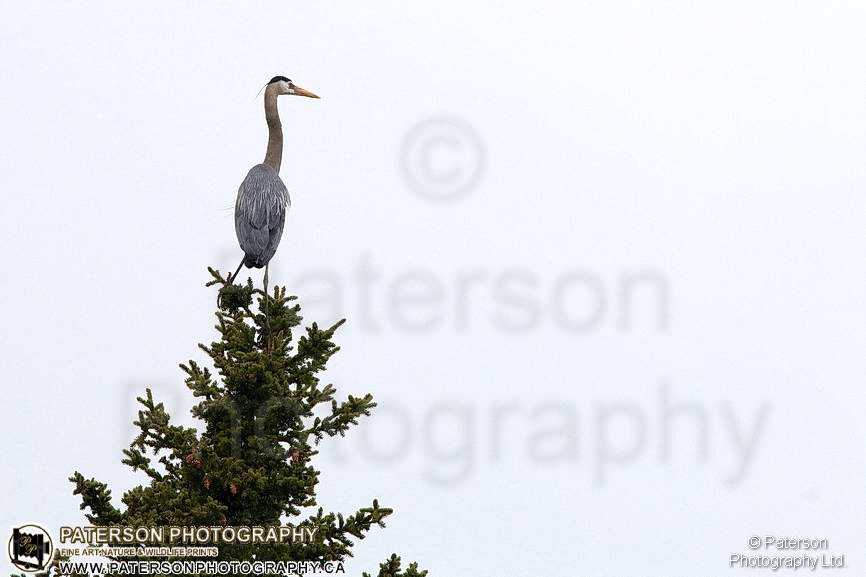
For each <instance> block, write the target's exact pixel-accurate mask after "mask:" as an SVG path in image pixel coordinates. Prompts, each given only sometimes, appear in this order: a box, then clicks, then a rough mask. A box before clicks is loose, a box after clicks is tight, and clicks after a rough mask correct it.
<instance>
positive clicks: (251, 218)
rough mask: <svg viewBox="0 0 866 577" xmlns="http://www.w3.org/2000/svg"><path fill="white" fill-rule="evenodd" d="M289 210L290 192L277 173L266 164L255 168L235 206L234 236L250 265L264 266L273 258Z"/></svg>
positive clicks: (239, 191)
mask: <svg viewBox="0 0 866 577" xmlns="http://www.w3.org/2000/svg"><path fill="white" fill-rule="evenodd" d="M289 206H290V201H289V191H288V190H286V185H285V184H283V181H282V180H281V179H280V176H279V175H278V174H277V173H276V171H274V170H273V169H272V168H271V167H269V166H267V165H265V164H258V165H256V166H254V167H253V168H252V169H251V170H250V172H249V173H248V174H247V177H246V178H245V179H244V181H243V182H242V183H241V186H240V188H239V189H238V199H237V203H236V204H235V232H237V235H238V241H239V242H240V245H241V249H243V251H244V253H245V254H246V256H247V259H248V260H249V264H251V265H254V266H264V265H265V264H267V262H268V261H269V260H270V259H271V257H273V256H274V252H276V250H277V245H278V244H279V242H280V237H281V236H282V233H283V223H284V222H285V219H286V210H287V209H288V208H289Z"/></svg>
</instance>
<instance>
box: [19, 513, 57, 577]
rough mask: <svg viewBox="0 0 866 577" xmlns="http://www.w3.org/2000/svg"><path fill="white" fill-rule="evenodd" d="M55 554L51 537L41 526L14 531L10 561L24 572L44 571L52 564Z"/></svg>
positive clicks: (21, 527) (27, 526)
mask: <svg viewBox="0 0 866 577" xmlns="http://www.w3.org/2000/svg"><path fill="white" fill-rule="evenodd" d="M53 552H54V547H53V545H52V543H51V536H50V535H49V534H48V532H47V531H46V530H45V529H43V528H42V527H40V526H39V525H21V526H20V527H16V528H14V529H12V537H10V538H9V559H10V560H11V561H12V564H13V565H15V566H16V567H18V568H19V569H21V570H22V571H27V572H29V573H34V572H36V571H42V570H43V569H45V566H46V565H48V564H49V563H50V562H51V554H52V553H53Z"/></svg>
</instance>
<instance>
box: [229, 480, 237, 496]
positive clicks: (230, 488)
mask: <svg viewBox="0 0 866 577" xmlns="http://www.w3.org/2000/svg"><path fill="white" fill-rule="evenodd" d="M229 491H231V494H232V495H237V494H238V486H237V485H235V484H234V483H232V484H231V485H229Z"/></svg>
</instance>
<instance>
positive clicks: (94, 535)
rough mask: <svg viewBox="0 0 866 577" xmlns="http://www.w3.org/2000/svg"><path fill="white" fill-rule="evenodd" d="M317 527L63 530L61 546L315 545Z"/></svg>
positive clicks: (98, 528)
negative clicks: (167, 544) (179, 544)
mask: <svg viewBox="0 0 866 577" xmlns="http://www.w3.org/2000/svg"><path fill="white" fill-rule="evenodd" d="M317 531H318V528H317V527H305V526H303V525H277V526H265V527H262V526H238V527H233V526H226V527H223V526H214V527H210V526H207V527H205V526H202V527H174V526H172V527H160V526H154V527H117V526H105V527H90V526H88V527H61V528H60V541H61V543H88V544H100V545H102V544H108V545H137V544H146V543H147V544H166V543H181V544H185V545H199V544H217V543H241V544H269V543H312V542H314V540H315V538H316V532H317Z"/></svg>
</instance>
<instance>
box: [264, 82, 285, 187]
mask: <svg viewBox="0 0 866 577" xmlns="http://www.w3.org/2000/svg"><path fill="white" fill-rule="evenodd" d="M265 120H267V121H268V151H267V153H266V154H265V164H267V165H268V166H270V167H271V168H273V169H274V170H275V171H277V172H279V171H280V164H281V163H282V161H283V125H282V124H281V123H280V113H279V112H278V111H277V94H276V92H270V91H265Z"/></svg>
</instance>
